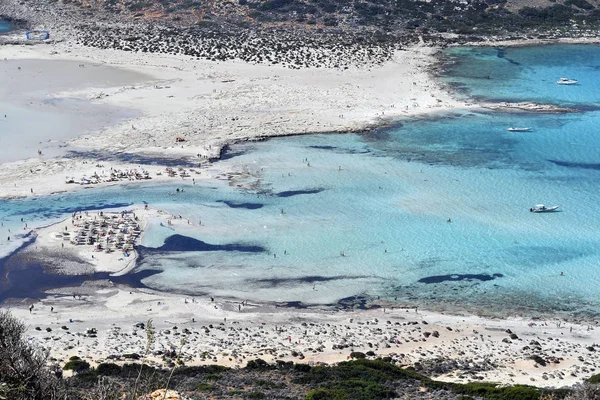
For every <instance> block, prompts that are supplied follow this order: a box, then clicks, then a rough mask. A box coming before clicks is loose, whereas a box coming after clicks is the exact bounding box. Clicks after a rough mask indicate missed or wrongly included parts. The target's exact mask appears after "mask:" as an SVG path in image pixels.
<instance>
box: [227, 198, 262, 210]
mask: <svg viewBox="0 0 600 400" xmlns="http://www.w3.org/2000/svg"><path fill="white" fill-rule="evenodd" d="M217 203H223V204H226V205H228V206H229V207H230V208H245V209H246V210H258V209H259V208H262V207H263V204H261V203H236V202H234V201H228V200H217Z"/></svg>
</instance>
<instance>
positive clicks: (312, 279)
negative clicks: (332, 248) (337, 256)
mask: <svg viewBox="0 0 600 400" xmlns="http://www.w3.org/2000/svg"><path fill="white" fill-rule="evenodd" d="M364 278H368V276H365V275H336V276H320V275H311V276H302V277H298V278H268V279H257V280H255V281H254V282H256V283H258V284H263V285H265V284H266V285H268V286H270V287H276V286H282V285H284V286H285V285H289V284H299V283H316V282H330V281H339V280H351V279H364Z"/></svg>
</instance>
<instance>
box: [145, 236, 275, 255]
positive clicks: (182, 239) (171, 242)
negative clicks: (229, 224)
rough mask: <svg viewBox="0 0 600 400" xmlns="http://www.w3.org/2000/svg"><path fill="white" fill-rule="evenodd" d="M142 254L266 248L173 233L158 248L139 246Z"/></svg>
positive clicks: (251, 251) (258, 251)
mask: <svg viewBox="0 0 600 400" xmlns="http://www.w3.org/2000/svg"><path fill="white" fill-rule="evenodd" d="M137 249H138V252H139V254H140V256H143V255H146V254H151V253H163V252H172V251H179V252H183V251H241V252H247V253H262V252H265V251H267V250H266V248H264V247H262V246H256V245H247V244H240V243H230V244H210V243H206V242H203V241H202V240H198V239H194V238H191V237H189V236H183V235H171V236H169V237H168V238H167V239H166V240H165V243H164V244H163V245H162V246H160V247H157V248H152V247H145V246H138V248H137Z"/></svg>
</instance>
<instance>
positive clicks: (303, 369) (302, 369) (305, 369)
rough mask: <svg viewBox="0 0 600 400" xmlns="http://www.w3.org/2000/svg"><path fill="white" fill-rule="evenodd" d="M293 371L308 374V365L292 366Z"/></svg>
mask: <svg viewBox="0 0 600 400" xmlns="http://www.w3.org/2000/svg"><path fill="white" fill-rule="evenodd" d="M294 369H295V370H296V371H299V372H310V365H308V364H294Z"/></svg>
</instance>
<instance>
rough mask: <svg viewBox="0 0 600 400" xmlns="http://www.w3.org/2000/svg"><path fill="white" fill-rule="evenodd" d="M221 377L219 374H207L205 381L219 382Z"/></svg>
mask: <svg viewBox="0 0 600 400" xmlns="http://www.w3.org/2000/svg"><path fill="white" fill-rule="evenodd" d="M221 378H222V377H221V375H219V374H207V375H206V376H205V377H204V379H206V380H207V381H218V380H219V379H221Z"/></svg>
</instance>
